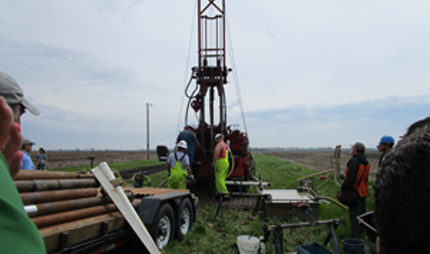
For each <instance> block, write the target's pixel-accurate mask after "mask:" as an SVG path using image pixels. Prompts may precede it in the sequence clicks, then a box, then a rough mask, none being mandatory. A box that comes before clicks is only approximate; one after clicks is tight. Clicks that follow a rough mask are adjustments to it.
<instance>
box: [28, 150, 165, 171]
mask: <svg viewBox="0 0 430 254" xmlns="http://www.w3.org/2000/svg"><path fill="white" fill-rule="evenodd" d="M36 154H37V152H36V151H32V152H31V153H30V156H31V158H32V159H33V161H34V162H36ZM47 155H48V163H47V169H54V168H67V167H78V166H88V167H89V166H90V165H91V160H90V159H89V157H94V165H97V164H99V163H101V162H103V161H106V162H107V163H114V162H126V161H135V160H146V159H147V152H146V151H47ZM156 157H157V155H156V153H155V152H150V153H149V158H156Z"/></svg>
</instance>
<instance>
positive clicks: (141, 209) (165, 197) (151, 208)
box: [137, 192, 190, 228]
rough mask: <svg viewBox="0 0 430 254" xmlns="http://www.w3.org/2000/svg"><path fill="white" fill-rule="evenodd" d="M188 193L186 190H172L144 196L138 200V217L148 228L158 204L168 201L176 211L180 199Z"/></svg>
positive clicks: (158, 207) (153, 218) (154, 216)
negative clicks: (181, 191) (140, 200)
mask: <svg viewBox="0 0 430 254" xmlns="http://www.w3.org/2000/svg"><path fill="white" fill-rule="evenodd" d="M189 195H190V194H189V193H187V192H183V193H180V192H174V193H166V194H162V195H156V196H150V197H145V198H143V199H142V202H140V204H139V206H138V208H137V213H138V214H139V217H140V219H141V220H142V221H143V223H144V224H145V225H146V227H147V228H150V226H151V225H152V223H153V222H154V220H155V218H156V216H157V213H158V210H159V209H160V206H161V205H162V204H163V203H165V202H169V203H170V204H171V205H172V208H173V210H174V211H175V213H176V211H177V209H178V207H179V205H180V204H181V201H182V199H184V198H185V197H187V196H189Z"/></svg>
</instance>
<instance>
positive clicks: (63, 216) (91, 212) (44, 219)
mask: <svg viewBox="0 0 430 254" xmlns="http://www.w3.org/2000/svg"><path fill="white" fill-rule="evenodd" d="M116 210H117V208H116V206H115V204H107V205H101V206H94V207H90V208H84V209H79V210H74V211H68V212H63V213H55V214H50V215H45V216H40V217H35V218H32V219H31V220H32V221H33V222H34V224H36V226H37V227H38V228H42V227H47V226H51V225H55V224H60V223H64V222H68V221H73V220H78V219H82V218H88V217H92V216H95V215H100V214H104V213H109V212H112V211H116Z"/></svg>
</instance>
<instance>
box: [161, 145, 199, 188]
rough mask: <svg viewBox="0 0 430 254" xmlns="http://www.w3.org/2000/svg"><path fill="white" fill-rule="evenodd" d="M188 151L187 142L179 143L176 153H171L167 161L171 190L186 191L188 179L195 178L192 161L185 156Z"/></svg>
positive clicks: (168, 182)
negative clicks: (191, 167) (191, 166)
mask: <svg viewBox="0 0 430 254" xmlns="http://www.w3.org/2000/svg"><path fill="white" fill-rule="evenodd" d="M186 149H187V142H186V141H185V140H181V141H179V143H178V144H177V145H176V151H175V152H173V153H171V154H170V156H169V158H168V159H167V175H168V176H169V178H168V180H167V186H168V187H169V188H170V189H186V188H187V178H188V177H190V178H193V177H194V176H193V175H192V173H191V169H190V159H189V157H188V155H186V154H185V150H186Z"/></svg>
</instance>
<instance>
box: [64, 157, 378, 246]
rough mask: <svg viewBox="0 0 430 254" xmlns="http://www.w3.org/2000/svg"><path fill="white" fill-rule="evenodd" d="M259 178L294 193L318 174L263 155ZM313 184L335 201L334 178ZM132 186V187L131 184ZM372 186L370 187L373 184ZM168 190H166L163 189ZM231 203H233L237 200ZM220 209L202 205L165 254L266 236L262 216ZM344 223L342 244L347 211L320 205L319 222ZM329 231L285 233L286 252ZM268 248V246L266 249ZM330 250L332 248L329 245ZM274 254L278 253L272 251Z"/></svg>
mask: <svg viewBox="0 0 430 254" xmlns="http://www.w3.org/2000/svg"><path fill="white" fill-rule="evenodd" d="M253 155H254V157H255V160H256V166H257V169H258V176H259V177H261V178H262V179H263V181H265V182H270V183H271V187H270V188H271V189H284V188H285V187H286V186H288V188H289V189H295V188H296V187H298V186H299V183H298V182H297V181H296V180H297V179H299V178H301V177H303V176H308V175H311V174H314V173H316V172H317V171H315V170H314V169H311V168H308V167H306V166H303V165H300V164H295V163H290V162H288V161H287V160H285V158H284V159H283V158H280V157H279V156H274V155H267V154H261V153H253ZM157 164H163V163H162V162H158V161H157V160H156V159H155V158H154V159H149V160H138V161H132V162H120V163H109V165H110V166H111V168H113V169H116V170H118V171H120V170H123V169H130V168H136V167H142V166H149V165H157ZM61 170H62V171H87V170H89V167H88V166H81V167H69V168H63V169H61ZM150 178H151V181H150V182H146V183H145V185H149V186H153V187H158V186H160V184H161V183H162V182H163V181H164V180H165V179H166V173H165V172H161V173H157V174H154V175H151V176H150ZM311 179H312V180H313V188H314V190H315V191H317V193H318V195H320V196H327V197H331V198H334V197H335V195H336V192H337V191H338V189H339V186H338V185H337V184H336V183H335V181H334V180H333V176H332V174H328V175H327V177H326V179H324V180H322V179H320V177H319V176H317V177H313V178H311ZM130 184H131V183H130ZM370 184H371V183H370ZM164 187H165V186H164ZM370 189H371V193H370V197H369V198H368V199H367V201H366V202H367V210H373V203H374V202H373V198H372V197H373V191H372V188H370ZM229 202H234V198H233V199H232V200H230V201H229ZM216 210H217V205H214V204H209V203H203V202H200V203H199V207H198V212H197V215H196V221H195V223H194V224H193V227H192V229H191V231H190V232H189V234H188V235H187V236H185V237H184V239H183V240H182V241H173V242H172V243H170V244H169V245H168V246H167V247H166V248H165V249H164V251H165V253H174V254H176V253H177V254H181V253H184V254H185V253H187V254H188V253H195V254H197V253H202V254H203V253H209V254H210V253H214V254H215V253H217V254H218V253H225V254H228V253H232V254H233V253H237V250H236V246H235V243H236V239H237V237H238V236H240V235H251V236H255V237H259V236H261V235H263V230H262V227H263V225H264V224H265V223H266V222H265V221H264V218H263V216H262V213H260V218H259V219H256V220H255V219H250V217H251V216H252V210H251V211H239V210H233V209H228V208H224V220H222V219H221V218H220V216H218V217H217V218H215V214H216ZM335 218H336V219H337V218H339V219H343V220H345V221H346V223H345V224H344V225H340V226H339V227H338V228H337V237H338V241H339V244H340V242H341V240H342V239H343V238H347V236H348V232H349V230H348V229H349V222H348V219H347V218H348V213H347V211H345V210H343V209H341V208H340V207H338V206H337V205H334V204H333V203H328V202H322V203H321V204H320V212H319V220H325V219H335ZM296 222H299V220H294V221H290V222H286V221H283V220H280V219H278V218H275V217H272V218H269V221H268V222H267V225H275V224H277V223H280V224H286V223H296ZM328 232H329V229H328V227H326V226H318V227H311V228H300V229H292V230H284V232H283V233H284V238H283V239H284V241H283V246H284V251H286V252H294V251H296V250H297V247H298V246H299V245H301V244H308V243H312V242H318V243H322V242H323V241H324V239H325V237H326V235H327V234H328ZM267 247H269V246H267ZM329 248H331V249H332V247H331V246H330V244H329ZM272 253H275V251H274V250H273V251H272Z"/></svg>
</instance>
